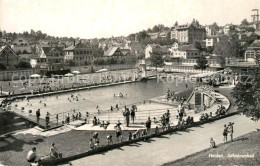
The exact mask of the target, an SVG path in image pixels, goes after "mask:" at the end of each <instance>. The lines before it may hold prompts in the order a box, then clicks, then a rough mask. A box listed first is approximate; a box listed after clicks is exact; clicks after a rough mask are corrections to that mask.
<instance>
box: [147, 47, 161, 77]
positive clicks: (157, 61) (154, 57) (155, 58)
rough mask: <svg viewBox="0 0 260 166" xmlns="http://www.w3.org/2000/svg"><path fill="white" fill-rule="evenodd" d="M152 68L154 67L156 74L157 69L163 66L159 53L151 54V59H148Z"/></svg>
mask: <svg viewBox="0 0 260 166" xmlns="http://www.w3.org/2000/svg"><path fill="white" fill-rule="evenodd" d="M149 60H150V62H151V64H152V66H155V67H156V72H157V67H158V66H162V65H163V64H164V60H163V57H162V54H161V53H159V52H153V53H151V57H150V58H149Z"/></svg>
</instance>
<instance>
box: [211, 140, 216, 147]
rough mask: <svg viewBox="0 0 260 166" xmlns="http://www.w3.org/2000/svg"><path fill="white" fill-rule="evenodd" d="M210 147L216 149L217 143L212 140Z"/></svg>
mask: <svg viewBox="0 0 260 166" xmlns="http://www.w3.org/2000/svg"><path fill="white" fill-rule="evenodd" d="M210 147H211V148H216V143H215V141H214V140H213V138H210Z"/></svg>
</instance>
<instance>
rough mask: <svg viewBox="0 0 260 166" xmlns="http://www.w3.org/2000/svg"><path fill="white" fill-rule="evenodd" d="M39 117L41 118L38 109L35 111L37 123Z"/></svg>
mask: <svg viewBox="0 0 260 166" xmlns="http://www.w3.org/2000/svg"><path fill="white" fill-rule="evenodd" d="M40 116H41V112H40V109H38V110H37V111H36V119H37V123H39V121H40Z"/></svg>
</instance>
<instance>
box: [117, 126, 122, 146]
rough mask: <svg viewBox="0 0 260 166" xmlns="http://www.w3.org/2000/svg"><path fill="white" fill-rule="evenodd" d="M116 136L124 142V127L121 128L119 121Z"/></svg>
mask: <svg viewBox="0 0 260 166" xmlns="http://www.w3.org/2000/svg"><path fill="white" fill-rule="evenodd" d="M116 137H117V142H118V143H119V140H121V142H122V129H121V126H120V123H118V124H117V125H116Z"/></svg>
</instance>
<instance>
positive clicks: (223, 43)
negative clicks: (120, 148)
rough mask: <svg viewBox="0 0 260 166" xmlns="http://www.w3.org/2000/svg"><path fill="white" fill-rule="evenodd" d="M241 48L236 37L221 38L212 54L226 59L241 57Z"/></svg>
mask: <svg viewBox="0 0 260 166" xmlns="http://www.w3.org/2000/svg"><path fill="white" fill-rule="evenodd" d="M240 50H241V46H240V45H239V43H238V39H237V38H236V36H234V35H231V36H229V37H228V36H223V37H221V38H220V41H219V42H218V43H217V44H216V45H215V46H214V50H213V53H214V54H217V55H221V56H223V57H224V58H226V57H241V56H243V54H241V53H240Z"/></svg>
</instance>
